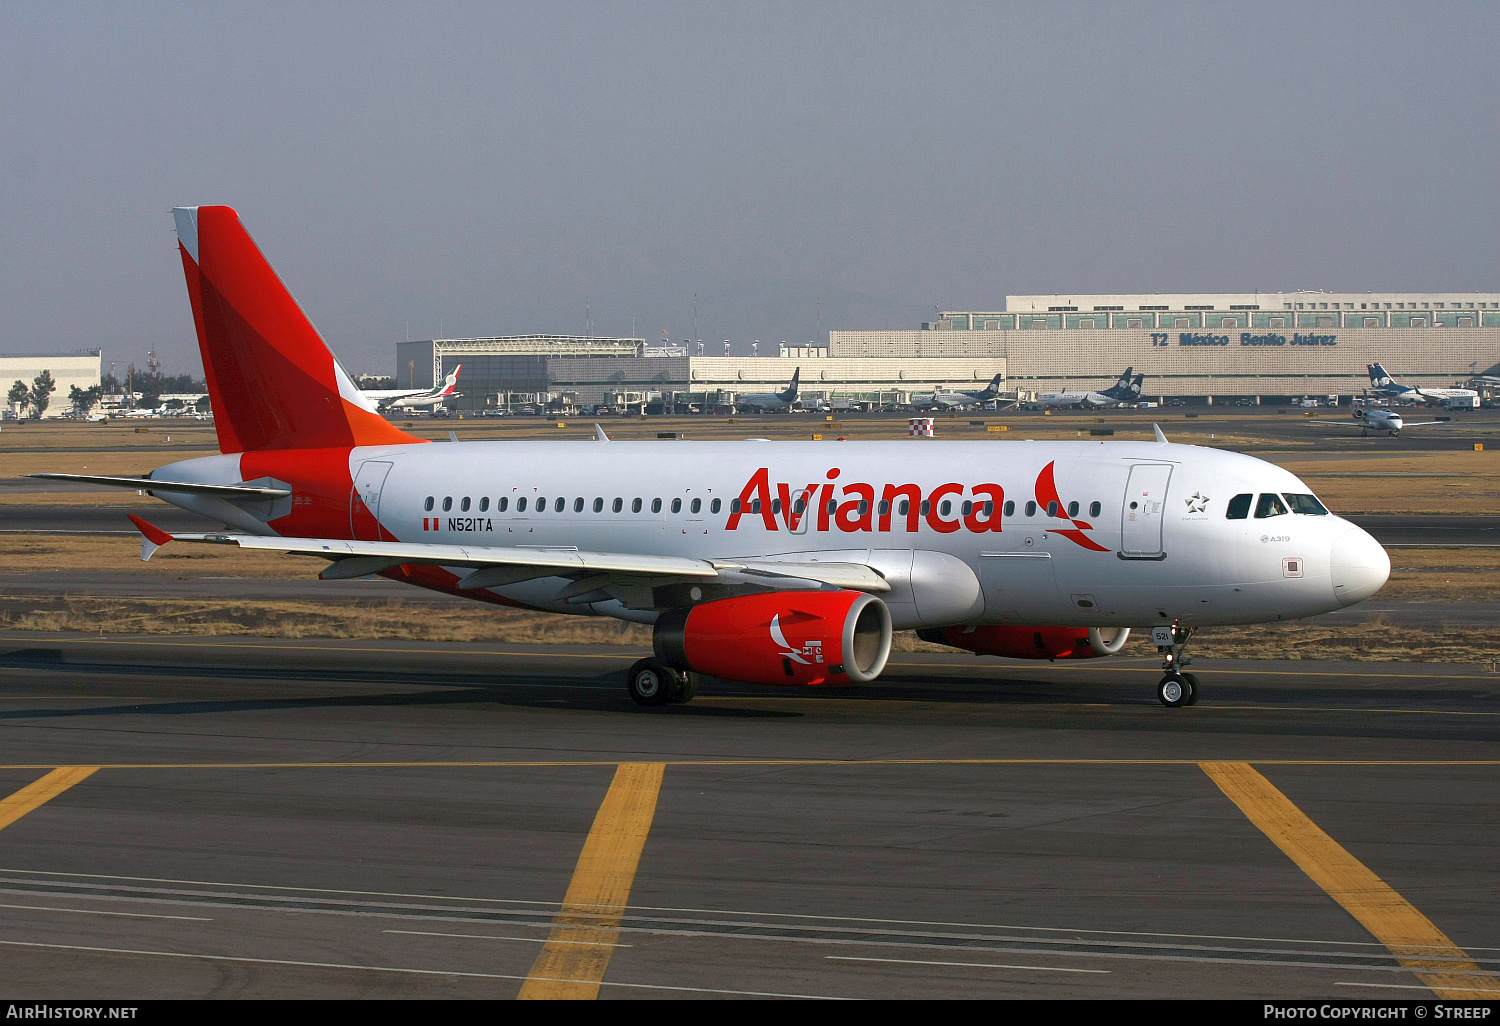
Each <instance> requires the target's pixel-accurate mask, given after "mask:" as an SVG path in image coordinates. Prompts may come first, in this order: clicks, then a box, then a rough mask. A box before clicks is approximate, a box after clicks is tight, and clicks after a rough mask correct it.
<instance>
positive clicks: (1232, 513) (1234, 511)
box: [1224, 492, 1255, 520]
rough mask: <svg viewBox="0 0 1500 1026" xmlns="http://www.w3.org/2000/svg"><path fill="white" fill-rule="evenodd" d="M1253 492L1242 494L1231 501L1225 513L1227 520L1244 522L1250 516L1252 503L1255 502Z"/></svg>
mask: <svg viewBox="0 0 1500 1026" xmlns="http://www.w3.org/2000/svg"><path fill="white" fill-rule="evenodd" d="M1254 499H1255V495H1254V493H1252V492H1241V493H1240V494H1239V495H1236V496H1235V497H1234V498H1232V499H1230V500H1229V508H1228V509H1226V510H1225V511H1224V519H1226V520H1244V519H1245V518H1246V517H1248V516H1249V515H1250V503H1251V502H1252V501H1254Z"/></svg>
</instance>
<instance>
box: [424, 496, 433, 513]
mask: <svg viewBox="0 0 1500 1026" xmlns="http://www.w3.org/2000/svg"><path fill="white" fill-rule="evenodd" d="M422 508H423V509H424V510H426V511H427V512H428V513H431V512H432V496H430V495H429V496H427V501H426V502H424V503H422Z"/></svg>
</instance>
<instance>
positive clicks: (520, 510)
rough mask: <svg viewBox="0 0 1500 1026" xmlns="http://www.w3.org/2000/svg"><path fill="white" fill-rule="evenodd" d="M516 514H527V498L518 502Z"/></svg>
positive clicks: (523, 497) (522, 497) (521, 498)
mask: <svg viewBox="0 0 1500 1026" xmlns="http://www.w3.org/2000/svg"><path fill="white" fill-rule="evenodd" d="M516 512H517V513H525V512H526V496H524V495H523V496H521V497H520V498H519V499H517V500H516Z"/></svg>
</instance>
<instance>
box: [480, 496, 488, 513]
mask: <svg viewBox="0 0 1500 1026" xmlns="http://www.w3.org/2000/svg"><path fill="white" fill-rule="evenodd" d="M489 508H490V497H489V496H488V495H486V496H484V497H483V498H481V499H480V500H479V512H481V513H483V512H485V511H486V510H488V509H489Z"/></svg>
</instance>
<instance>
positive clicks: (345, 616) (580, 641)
mask: <svg viewBox="0 0 1500 1026" xmlns="http://www.w3.org/2000/svg"><path fill="white" fill-rule="evenodd" d="M0 629H6V630H27V631H79V632H88V633H99V634H107V635H120V634H141V635H167V636H172V635H176V636H193V637H204V636H210V635H213V636H224V635H252V636H257V637H268V638H337V639H350V640H411V641H441V642H455V643H463V642H501V643H506V642H509V643H512V644H542V645H545V644H552V645H633V646H636V647H638V648H640V649H642V650H646V649H649V648H650V647H651V631H650V629H649V628H647V627H644V626H641V625H640V624H631V623H624V622H621V621H617V620H609V619H604V618H599V617H583V616H559V615H555V614H551V613H534V612H529V611H525V610H517V609H506V608H503V607H496V606H488V605H481V604H479V603H475V604H474V605H472V606H468V605H464V606H458V605H455V606H448V605H442V604H436V605H435V604H432V603H415V602H403V601H400V600H396V599H388V600H373V601H367V602H358V601H356V602H344V603H332V602H327V603H325V602H318V601H314V600H309V601H306V602H278V601H236V600H232V599H218V600H204V601H193V600H186V599H184V600H161V601H156V600H151V599H128V600H124V601H121V600H117V599H109V600H105V599H94V598H77V597H69V598H55V599H42V600H34V599H19V598H0ZM893 648H894V650H895V651H897V652H949V653H951V652H954V651H956V650H954V649H951V648H947V647H944V646H941V645H932V644H929V643H927V642H924V641H920V640H918V638H917V637H916V635H915V634H914V633H912V632H910V631H902V632H899V633H898V634H897V635H896V637H895V641H894V645H893ZM1154 652H1155V650H1154V649H1153V648H1152V646H1151V643H1150V637H1149V635H1146V634H1136V635H1135V636H1133V637H1132V638H1131V641H1130V643H1129V644H1128V645H1127V646H1126V648H1125V651H1124V653H1123V654H1124V655H1126V656H1139V657H1149V656H1152V655H1154ZM1192 652H1193V654H1194V655H1195V656H1199V657H1204V658H1234V659H1337V660H1352V661H1364V662H1435V663H1475V662H1479V663H1481V664H1484V665H1488V661H1489V657H1491V656H1493V655H1500V632H1497V631H1495V630H1492V629H1484V628H1472V627H1445V628H1432V629H1411V628H1401V629H1399V630H1396V629H1393V628H1391V627H1388V626H1386V625H1384V624H1381V623H1369V624H1363V625H1360V626H1355V627H1320V626H1317V625H1313V624H1295V623H1294V624H1275V625H1265V626H1256V627H1214V628H1207V629H1204V630H1202V631H1200V632H1199V633H1198V635H1197V636H1196V638H1195V639H1194V641H1193V647H1192Z"/></svg>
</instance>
